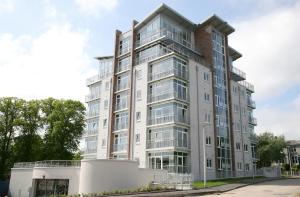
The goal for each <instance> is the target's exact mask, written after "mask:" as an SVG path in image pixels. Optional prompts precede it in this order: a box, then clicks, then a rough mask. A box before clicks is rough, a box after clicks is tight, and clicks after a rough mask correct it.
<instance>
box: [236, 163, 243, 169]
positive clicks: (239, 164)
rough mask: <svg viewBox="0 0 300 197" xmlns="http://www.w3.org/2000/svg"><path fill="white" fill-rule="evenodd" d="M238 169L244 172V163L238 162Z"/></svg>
mask: <svg viewBox="0 0 300 197" xmlns="http://www.w3.org/2000/svg"><path fill="white" fill-rule="evenodd" d="M237 169H238V170H242V163H241V162H238V163H237Z"/></svg>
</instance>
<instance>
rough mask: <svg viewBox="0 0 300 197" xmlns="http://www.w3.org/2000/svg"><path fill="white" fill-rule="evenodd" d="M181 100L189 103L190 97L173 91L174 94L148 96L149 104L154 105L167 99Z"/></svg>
mask: <svg viewBox="0 0 300 197" xmlns="http://www.w3.org/2000/svg"><path fill="white" fill-rule="evenodd" d="M172 98H174V99H180V100H185V101H189V98H188V95H187V94H186V93H185V94H183V93H180V94H179V93H178V92H175V91H173V90H172V92H162V93H161V94H151V95H149V96H148V102H149V103H153V102H157V101H161V100H166V99H172Z"/></svg>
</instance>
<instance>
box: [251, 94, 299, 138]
mask: <svg viewBox="0 0 300 197" xmlns="http://www.w3.org/2000/svg"><path fill="white" fill-rule="evenodd" d="M256 113H257V115H258V117H259V119H258V121H259V122H258V129H256V130H257V131H258V133H261V132H264V131H271V132H274V133H275V134H276V135H281V134H284V135H285V137H286V138H287V139H298V140H299V139H300V132H299V130H300V123H299V114H300V95H299V96H298V98H296V99H295V100H294V101H293V102H291V103H290V104H284V105H283V106H278V107H270V106H266V107H263V108H261V109H257V112H256Z"/></svg>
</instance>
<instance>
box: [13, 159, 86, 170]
mask: <svg viewBox="0 0 300 197" xmlns="http://www.w3.org/2000/svg"><path fill="white" fill-rule="evenodd" d="M80 165H81V161H80V160H45V161H36V162H18V163H15V164H14V168H34V167H80Z"/></svg>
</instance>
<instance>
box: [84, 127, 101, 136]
mask: <svg viewBox="0 0 300 197" xmlns="http://www.w3.org/2000/svg"><path fill="white" fill-rule="evenodd" d="M98 130H99V129H98V128H96V129H87V130H85V132H84V134H83V137H86V136H90V135H97V134H98Z"/></svg>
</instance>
